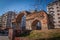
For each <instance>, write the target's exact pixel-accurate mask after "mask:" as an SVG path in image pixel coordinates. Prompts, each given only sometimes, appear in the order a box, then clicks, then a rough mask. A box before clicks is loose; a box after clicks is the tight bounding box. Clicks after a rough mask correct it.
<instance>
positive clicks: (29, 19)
mask: <svg viewBox="0 0 60 40" xmlns="http://www.w3.org/2000/svg"><path fill="white" fill-rule="evenodd" d="M24 15H26V30H33V28H32V24H33V25H34V24H35V23H33V21H35V20H38V21H39V22H41V29H42V30H45V29H48V18H47V13H46V12H45V11H42V10H41V11H38V12H37V11H34V12H27V11H24V12H21V13H19V14H18V15H17V16H16V19H15V21H14V22H15V24H16V27H17V28H19V23H21V19H22V17H23V16H24ZM20 29H21V28H20Z"/></svg>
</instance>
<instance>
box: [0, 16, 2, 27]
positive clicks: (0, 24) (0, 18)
mask: <svg viewBox="0 0 60 40" xmlns="http://www.w3.org/2000/svg"><path fill="white" fill-rule="evenodd" d="M0 27H2V16H0Z"/></svg>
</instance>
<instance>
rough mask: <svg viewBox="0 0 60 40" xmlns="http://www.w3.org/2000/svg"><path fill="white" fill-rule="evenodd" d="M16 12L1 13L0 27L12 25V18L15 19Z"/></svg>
mask: <svg viewBox="0 0 60 40" xmlns="http://www.w3.org/2000/svg"><path fill="white" fill-rule="evenodd" d="M15 16H16V13H15V12H13V11H8V12H6V13H5V14H3V15H2V27H3V28H10V27H13V26H14V25H12V20H14V19H15Z"/></svg>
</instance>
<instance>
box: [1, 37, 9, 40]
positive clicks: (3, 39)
mask: <svg viewBox="0 0 60 40" xmlns="http://www.w3.org/2000/svg"><path fill="white" fill-rule="evenodd" d="M0 40H9V38H8V36H0Z"/></svg>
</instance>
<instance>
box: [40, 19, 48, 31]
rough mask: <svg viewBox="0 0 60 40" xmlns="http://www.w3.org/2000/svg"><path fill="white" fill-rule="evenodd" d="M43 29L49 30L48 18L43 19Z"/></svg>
mask: <svg viewBox="0 0 60 40" xmlns="http://www.w3.org/2000/svg"><path fill="white" fill-rule="evenodd" d="M41 26H42V30H48V23H47V21H46V20H44V21H42V25H41Z"/></svg>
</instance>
